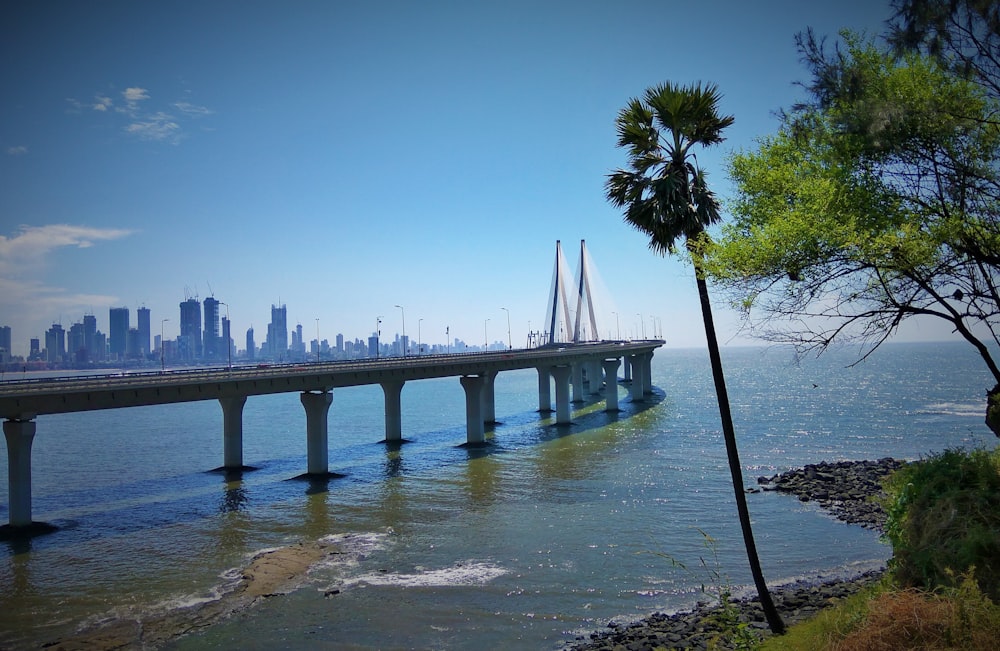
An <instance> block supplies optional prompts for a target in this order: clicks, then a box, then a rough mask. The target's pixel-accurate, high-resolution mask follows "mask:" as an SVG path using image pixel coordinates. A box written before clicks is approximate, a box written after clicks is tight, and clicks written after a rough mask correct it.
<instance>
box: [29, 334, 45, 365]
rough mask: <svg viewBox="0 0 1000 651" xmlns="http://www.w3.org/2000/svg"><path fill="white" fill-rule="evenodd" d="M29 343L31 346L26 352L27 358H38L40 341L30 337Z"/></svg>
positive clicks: (40, 354) (40, 349) (40, 350)
mask: <svg viewBox="0 0 1000 651" xmlns="http://www.w3.org/2000/svg"><path fill="white" fill-rule="evenodd" d="M29 344H30V345H31V348H30V352H29V353H28V359H33V360H34V359H38V358H40V357H41V356H42V347H41V342H39V340H38V339H36V338H34V337H32V338H31V339H30V340H29Z"/></svg>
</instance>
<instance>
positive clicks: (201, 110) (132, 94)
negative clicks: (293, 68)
mask: <svg viewBox="0 0 1000 651" xmlns="http://www.w3.org/2000/svg"><path fill="white" fill-rule="evenodd" d="M66 101H67V103H68V104H69V106H70V108H69V109H68V111H67V112H69V113H76V114H79V113H84V112H87V111H90V112H97V113H104V114H106V115H108V116H109V119H110V117H111V116H114V115H122V116H126V117H125V118H124V119H125V120H126V121H127V122H126V124H124V125H122V126H121V129H122V130H123V131H124V132H125V133H126V134H128V135H130V136H132V137H134V138H137V139H139V140H145V141H151V142H168V143H171V144H177V143H179V142H180V141H181V139H182V137H183V131H184V129H183V123H184V121H185V120H191V119H196V118H201V117H205V116H207V115H212V114H213V113H214V111H213V110H212V109H210V108H208V107H207V106H200V105H198V104H193V103H191V102H187V101H178V102H173V103H172V104H169V105H168V106H169V107H171V108H172V109H174V110H175V111H176V114H172V113H169V112H167V111H165V110H162V108H161V107H163V106H164V105H162V104H160V105H157V104H156V103H155V102H154V101H153V100H152V99H151V95H150V92H149V90H147V89H145V88H142V87H140V86H129V87H128V88H126V89H125V90H123V91H121V100H120V101H117V102H116V101H115V100H114V99H113V98H112V96H108V95H103V94H101V93H97V94H95V95H94V99H93V100H91V101H89V102H81V101H79V100H77V99H74V98H66ZM8 153H13V152H11V151H10V150H8Z"/></svg>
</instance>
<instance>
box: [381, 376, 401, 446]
mask: <svg viewBox="0 0 1000 651" xmlns="http://www.w3.org/2000/svg"><path fill="white" fill-rule="evenodd" d="M403 383H404V382H403V380H386V381H385V382H382V383H381V384H382V393H384V394H385V440H386V442H389V441H402V440H403V417H402V413H403V412H402V407H400V399H399V396H400V394H401V393H402V392H403Z"/></svg>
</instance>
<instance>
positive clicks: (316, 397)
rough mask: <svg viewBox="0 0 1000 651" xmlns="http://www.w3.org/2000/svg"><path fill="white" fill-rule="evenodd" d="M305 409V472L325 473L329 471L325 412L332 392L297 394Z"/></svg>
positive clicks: (330, 400) (313, 473)
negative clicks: (306, 456) (306, 460)
mask: <svg viewBox="0 0 1000 651" xmlns="http://www.w3.org/2000/svg"><path fill="white" fill-rule="evenodd" d="M299 399H300V400H302V406H303V407H305V410H306V450H307V454H308V463H307V469H306V473H307V474H310V475H327V474H329V472H330V447H329V436H328V432H327V418H326V417H327V414H328V413H329V412H330V403H332V402H333V394H331V393H330V392H329V391H321V392H311V391H306V392H304V393H302V394H301V395H300V396H299Z"/></svg>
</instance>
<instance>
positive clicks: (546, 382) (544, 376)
mask: <svg viewBox="0 0 1000 651" xmlns="http://www.w3.org/2000/svg"><path fill="white" fill-rule="evenodd" d="M551 384H552V373H550V372H549V367H548V366H539V367H538V411H539V412H541V413H543V414H547V413H549V412H551V411H552V393H551Z"/></svg>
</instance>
